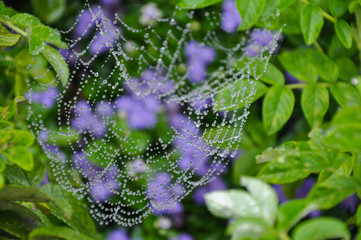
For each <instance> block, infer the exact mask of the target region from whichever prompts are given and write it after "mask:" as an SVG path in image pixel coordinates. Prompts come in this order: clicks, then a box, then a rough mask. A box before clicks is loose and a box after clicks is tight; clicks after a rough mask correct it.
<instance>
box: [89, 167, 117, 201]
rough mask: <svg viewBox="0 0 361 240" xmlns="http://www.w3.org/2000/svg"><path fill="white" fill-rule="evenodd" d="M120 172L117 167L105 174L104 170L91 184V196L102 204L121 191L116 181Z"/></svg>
mask: <svg viewBox="0 0 361 240" xmlns="http://www.w3.org/2000/svg"><path fill="white" fill-rule="evenodd" d="M118 172H119V170H118V169H117V168H116V167H112V168H110V169H108V170H106V172H105V173H104V170H102V171H100V172H99V174H98V175H97V176H96V177H95V178H94V179H93V180H92V181H91V183H90V191H89V193H90V195H91V196H92V197H93V198H95V199H97V200H99V201H100V202H105V201H106V200H108V199H109V198H110V197H111V196H112V195H114V193H115V191H116V190H118V189H119V185H118V182H117V180H116V178H117V173H118Z"/></svg>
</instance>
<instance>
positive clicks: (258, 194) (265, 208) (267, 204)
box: [241, 177, 278, 225]
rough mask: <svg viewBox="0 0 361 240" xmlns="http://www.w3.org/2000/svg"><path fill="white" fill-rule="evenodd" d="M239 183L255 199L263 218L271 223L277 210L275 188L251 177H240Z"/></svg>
mask: <svg viewBox="0 0 361 240" xmlns="http://www.w3.org/2000/svg"><path fill="white" fill-rule="evenodd" d="M241 185H242V186H245V187H246V188H247V190H248V192H249V193H250V194H251V196H252V197H253V198H254V199H255V200H256V202H257V203H258V205H259V206H260V208H261V213H262V216H263V218H264V219H265V220H266V221H267V222H268V223H269V224H270V225H273V223H274V221H275V218H276V214H277V210H278V197H277V194H276V192H275V190H274V189H273V188H272V187H271V186H269V185H268V184H266V183H265V182H263V181H261V180H259V179H257V178H251V177H242V178H241ZM265 199H267V201H265Z"/></svg>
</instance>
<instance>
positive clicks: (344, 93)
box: [330, 82, 361, 107]
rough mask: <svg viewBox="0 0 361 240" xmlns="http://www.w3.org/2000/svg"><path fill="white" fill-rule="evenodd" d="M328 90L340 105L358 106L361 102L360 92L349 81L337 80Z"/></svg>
mask: <svg viewBox="0 0 361 240" xmlns="http://www.w3.org/2000/svg"><path fill="white" fill-rule="evenodd" d="M330 91H331V94H332V96H333V97H334V98H335V100H336V101H337V103H338V104H340V106H341V107H347V106H360V104H361V97H360V93H359V92H358V91H357V89H356V88H355V87H354V86H353V85H351V84H350V83H345V82H337V83H336V84H335V85H332V86H331V87H330Z"/></svg>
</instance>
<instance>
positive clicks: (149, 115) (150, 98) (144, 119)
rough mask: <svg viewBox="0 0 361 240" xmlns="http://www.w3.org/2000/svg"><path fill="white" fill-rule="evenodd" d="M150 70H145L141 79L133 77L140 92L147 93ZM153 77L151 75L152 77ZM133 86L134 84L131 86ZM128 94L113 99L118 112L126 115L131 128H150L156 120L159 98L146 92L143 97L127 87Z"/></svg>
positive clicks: (133, 81)
mask: <svg viewBox="0 0 361 240" xmlns="http://www.w3.org/2000/svg"><path fill="white" fill-rule="evenodd" d="M151 73H152V72H150V71H147V70H146V71H145V72H144V73H143V74H142V78H141V79H134V80H132V81H131V83H134V85H135V88H137V90H139V91H140V94H143V93H146V94H148V93H149V92H147V91H149V90H150V89H149V88H150V87H152V86H153V85H152V86H149V85H148V84H149V81H148V80H149V79H147V78H149V77H151V76H150V74H151ZM152 79H153V77H152ZM133 87H134V86H133ZM128 91H129V92H130V94H129V95H124V96H121V97H119V98H118V99H117V100H116V101H115V106H116V108H117V110H118V112H119V113H121V114H122V113H123V114H125V115H126V117H127V121H128V124H129V126H130V128H132V129H150V128H153V127H154V126H155V124H156V123H157V121H158V117H157V114H158V112H159V111H160V109H161V104H160V103H159V100H158V99H157V98H156V97H155V96H154V95H153V94H148V95H146V96H144V97H142V98H141V97H140V96H138V95H137V94H136V93H134V92H133V91H132V90H131V89H129V88H128Z"/></svg>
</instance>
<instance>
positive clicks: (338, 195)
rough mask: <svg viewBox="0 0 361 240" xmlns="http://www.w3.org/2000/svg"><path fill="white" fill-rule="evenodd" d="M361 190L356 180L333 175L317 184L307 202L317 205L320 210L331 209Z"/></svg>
mask: <svg viewBox="0 0 361 240" xmlns="http://www.w3.org/2000/svg"><path fill="white" fill-rule="evenodd" d="M360 188H361V185H360V183H359V182H358V181H357V180H356V179H355V178H353V177H347V176H342V175H339V174H333V175H332V176H330V177H329V178H328V179H326V180H325V181H323V182H321V183H317V184H316V185H315V186H314V187H313V188H312V190H311V191H310V193H309V195H308V196H307V200H308V201H309V202H310V203H313V204H316V205H317V206H318V208H321V209H330V208H332V207H334V206H336V205H337V204H339V203H340V202H341V201H342V200H344V199H345V198H347V197H348V196H350V195H352V194H353V193H355V192H356V191H357V190H360Z"/></svg>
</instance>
